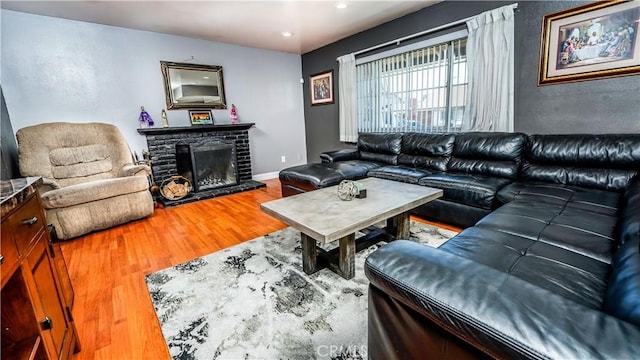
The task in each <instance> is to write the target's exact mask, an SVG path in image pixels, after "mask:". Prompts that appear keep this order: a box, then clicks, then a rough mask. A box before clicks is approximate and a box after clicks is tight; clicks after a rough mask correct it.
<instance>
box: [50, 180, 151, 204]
mask: <svg viewBox="0 0 640 360" xmlns="http://www.w3.org/2000/svg"><path fill="white" fill-rule="evenodd" d="M148 188H149V180H148V179H147V178H146V177H145V176H130V177H125V178H115V179H105V180H97V181H92V182H89V183H82V184H77V185H70V186H66V187H63V188H61V189H57V190H51V191H47V192H46V193H44V194H42V204H43V206H44V208H45V209H56V208H63V207H68V206H74V205H79V204H84V203H89V202H92V201H97V200H103V199H108V198H112V197H116V196H120V195H126V194H131V193H135V192H138V191H147V189H148Z"/></svg>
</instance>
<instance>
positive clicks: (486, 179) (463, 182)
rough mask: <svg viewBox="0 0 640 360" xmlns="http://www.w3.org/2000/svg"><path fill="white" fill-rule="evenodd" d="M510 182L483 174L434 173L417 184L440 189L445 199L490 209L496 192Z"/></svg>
mask: <svg viewBox="0 0 640 360" xmlns="http://www.w3.org/2000/svg"><path fill="white" fill-rule="evenodd" d="M510 182H511V181H510V180H508V179H503V178H498V177H492V176H484V175H473V174H461V173H436V174H431V175H427V176H425V177H423V178H421V179H420V180H419V181H418V184H420V185H424V186H430V187H434V188H438V189H442V190H443V191H444V194H443V197H442V198H443V199H445V200H450V201H455V202H460V203H464V204H467V205H472V206H477V207H480V208H484V209H492V208H493V207H494V199H495V196H496V193H497V192H498V190H500V189H501V188H502V187H503V186H505V185H507V184H509V183H510Z"/></svg>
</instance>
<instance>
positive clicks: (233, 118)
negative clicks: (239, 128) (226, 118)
mask: <svg viewBox="0 0 640 360" xmlns="http://www.w3.org/2000/svg"><path fill="white" fill-rule="evenodd" d="M231 123H232V124H234V125H235V124H237V123H238V110H236V106H235V105H234V104H231Z"/></svg>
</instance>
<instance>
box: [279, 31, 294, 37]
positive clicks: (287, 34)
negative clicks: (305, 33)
mask: <svg viewBox="0 0 640 360" xmlns="http://www.w3.org/2000/svg"><path fill="white" fill-rule="evenodd" d="M280 34H282V36H284V37H292V36H293V33H291V32H288V31H283V32H281V33H280Z"/></svg>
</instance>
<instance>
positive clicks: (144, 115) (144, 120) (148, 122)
mask: <svg viewBox="0 0 640 360" xmlns="http://www.w3.org/2000/svg"><path fill="white" fill-rule="evenodd" d="M138 122H139V123H140V127H143V128H146V127H151V126H153V119H152V118H151V115H149V113H148V112H146V111H145V110H144V106H140V117H138Z"/></svg>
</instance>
